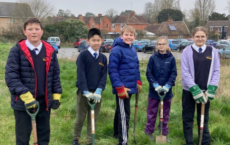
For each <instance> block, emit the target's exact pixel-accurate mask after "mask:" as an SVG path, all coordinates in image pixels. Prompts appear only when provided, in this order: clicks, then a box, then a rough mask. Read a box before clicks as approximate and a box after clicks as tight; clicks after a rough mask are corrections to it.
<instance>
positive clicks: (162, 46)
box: [157, 39, 169, 53]
mask: <svg viewBox="0 0 230 145" xmlns="http://www.w3.org/2000/svg"><path fill="white" fill-rule="evenodd" d="M168 47H169V46H168V42H167V40H165V39H159V40H158V41H157V49H158V51H159V52H160V53H166V50H167V48H168Z"/></svg>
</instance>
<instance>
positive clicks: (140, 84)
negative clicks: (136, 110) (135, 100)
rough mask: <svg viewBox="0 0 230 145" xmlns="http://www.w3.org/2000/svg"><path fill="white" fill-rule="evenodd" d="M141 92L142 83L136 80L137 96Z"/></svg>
mask: <svg viewBox="0 0 230 145" xmlns="http://www.w3.org/2000/svg"><path fill="white" fill-rule="evenodd" d="M141 91H142V83H141V81H139V80H137V92H138V94H139V93H140V92H141Z"/></svg>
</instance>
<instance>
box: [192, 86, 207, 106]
mask: <svg viewBox="0 0 230 145" xmlns="http://www.w3.org/2000/svg"><path fill="white" fill-rule="evenodd" d="M189 91H190V92H191V93H192V96H193V99H194V100H195V101H196V103H207V101H208V100H207V98H206V97H205V96H204V93H203V92H202V91H201V89H200V88H199V86H198V85H194V86H192V87H191V88H189Z"/></svg>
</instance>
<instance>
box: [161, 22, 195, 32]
mask: <svg viewBox="0 0 230 145" xmlns="http://www.w3.org/2000/svg"><path fill="white" fill-rule="evenodd" d="M169 25H171V26H174V27H175V28H176V30H175V31H173V30H170V27H169ZM173 32H174V33H173ZM172 33H173V34H174V35H189V34H190V31H189V29H188V27H187V25H186V24H185V22H184V21H172V22H171V23H168V22H162V23H161V25H160V27H159V28H158V30H157V33H156V34H157V35H172Z"/></svg>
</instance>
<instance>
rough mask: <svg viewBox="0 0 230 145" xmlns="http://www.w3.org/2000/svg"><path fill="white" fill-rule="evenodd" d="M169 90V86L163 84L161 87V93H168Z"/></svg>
mask: <svg viewBox="0 0 230 145" xmlns="http://www.w3.org/2000/svg"><path fill="white" fill-rule="evenodd" d="M170 88H171V86H169V85H168V84H165V85H164V86H163V87H162V91H163V92H164V93H168V91H169V89H170Z"/></svg>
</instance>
